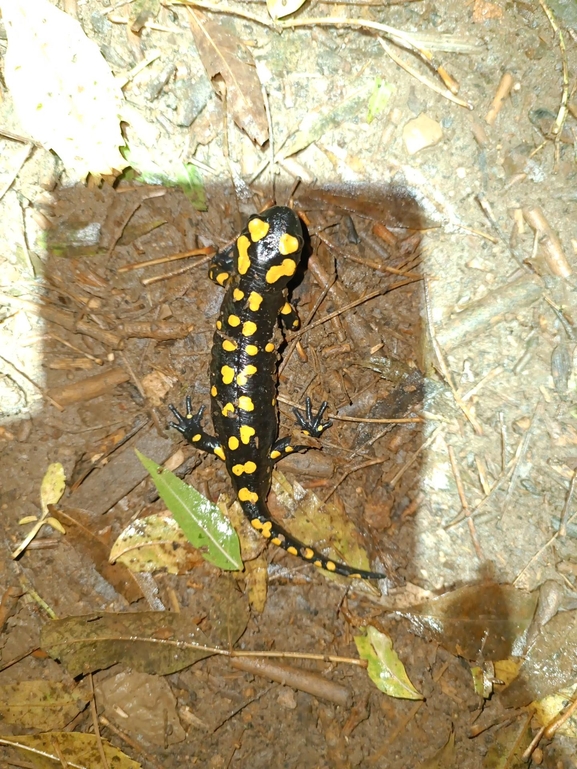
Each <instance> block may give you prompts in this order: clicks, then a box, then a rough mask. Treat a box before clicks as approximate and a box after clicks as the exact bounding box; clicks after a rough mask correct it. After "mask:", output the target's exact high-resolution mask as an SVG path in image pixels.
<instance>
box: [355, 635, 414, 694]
mask: <svg viewBox="0 0 577 769" xmlns="http://www.w3.org/2000/svg"><path fill="white" fill-rule="evenodd" d="M355 644H356V646H357V651H358V652H359V657H360V658H361V659H362V660H367V662H368V668H367V672H368V674H369V677H370V679H371V681H372V682H373V683H374V684H375V686H376V687H377V688H378V689H380V690H381V691H382V692H384V693H385V694H388V695H389V696H390V697H398V698H402V699H406V700H422V699H423V695H422V694H420V693H419V692H418V691H417V690H416V689H415V687H414V686H413V684H412V683H411V682H410V680H409V677H408V675H407V672H406V670H405V668H404V666H403V663H402V662H401V660H400V659H399V657H398V655H397V652H396V651H395V650H394V649H393V642H392V640H391V639H390V638H389V636H387V635H385V633H380V632H379V631H378V630H377V629H376V628H374V627H372V625H369V627H368V628H367V635H366V636H364V635H363V636H355Z"/></svg>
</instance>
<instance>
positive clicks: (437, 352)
mask: <svg viewBox="0 0 577 769" xmlns="http://www.w3.org/2000/svg"><path fill="white" fill-rule="evenodd" d="M423 290H424V297H425V309H426V316H427V325H428V327H429V336H430V337H431V343H432V345H433V350H434V351H435V356H436V358H437V361H438V364H439V370H440V372H441V374H442V375H443V377H444V378H445V381H446V382H447V384H448V385H449V387H450V388H451V392H452V393H453V398H454V399H455V403H456V404H457V406H458V407H459V408H460V409H461V411H462V412H463V414H464V415H465V416H466V417H467V419H468V420H469V422H470V423H471V425H472V426H473V429H474V430H475V432H476V433H477V435H483V428H482V427H481V425H480V424H479V423H478V422H477V419H476V417H475V416H474V415H473V413H472V411H471V409H470V408H469V407H468V406H467V404H466V403H465V402H464V400H463V399H462V398H461V396H460V395H459V393H458V391H457V388H456V387H455V385H454V383H453V377H452V376H451V372H450V371H449V367H448V366H447V364H446V363H445V358H444V356H443V353H442V350H441V346H440V345H439V343H438V341H437V336H436V334H435V326H434V324H433V313H432V308H431V300H430V295H429V285H428V282H427V280H423Z"/></svg>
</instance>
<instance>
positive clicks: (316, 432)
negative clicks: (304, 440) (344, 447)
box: [270, 398, 332, 462]
mask: <svg viewBox="0 0 577 769" xmlns="http://www.w3.org/2000/svg"><path fill="white" fill-rule="evenodd" d="M327 407H328V404H327V402H326V401H324V402H323V403H321V407H320V409H319V410H318V411H317V413H316V414H313V407H312V404H311V399H310V398H307V399H306V404H305V414H304V415H303V414H302V413H301V412H300V411H299V409H293V411H294V413H295V416H296V418H297V421H298V424H299V425H300V427H301V429H302V431H303V433H304V435H310V436H311V437H312V438H318V437H319V436H320V435H321V434H322V433H323V432H324V431H325V430H327V429H328V428H329V427H330V426H331V425H332V422H331V421H330V420H328V421H327V422H323V414H324V413H325V411H326V409H327ZM314 448H316V446H307V445H306V444H296V443H293V442H292V441H291V439H290V438H280V439H279V440H278V441H276V443H275V444H274V445H273V447H272V449H271V452H270V458H271V459H272V460H273V461H274V462H278V461H279V459H282V458H283V457H287V456H288V455H289V454H292V453H293V452H295V451H308V449H314Z"/></svg>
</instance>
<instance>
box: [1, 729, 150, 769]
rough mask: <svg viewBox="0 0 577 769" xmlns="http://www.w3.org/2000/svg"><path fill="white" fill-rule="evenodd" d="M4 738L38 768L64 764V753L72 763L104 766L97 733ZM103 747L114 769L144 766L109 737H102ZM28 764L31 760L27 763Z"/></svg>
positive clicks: (91, 767) (54, 768)
mask: <svg viewBox="0 0 577 769" xmlns="http://www.w3.org/2000/svg"><path fill="white" fill-rule="evenodd" d="M2 740H3V742H4V743H10V745H12V746H13V747H14V748H16V749H17V750H18V752H19V753H20V755H21V756H22V758H23V759H24V760H25V761H27V762H32V765H33V766H35V767H37V769H59V767H62V766H63V763H62V757H63V756H66V762H67V764H68V766H77V767H78V766H80V767H83V769H102V758H101V755H100V746H99V740H98V738H97V737H96V735H95V734H84V733H83V732H46V733H45V734H20V735H17V736H15V737H3V738H2ZM102 747H103V749H104V754H105V755H106V759H107V761H108V766H113V767H114V769H140V767H141V764H139V763H138V761H133V760H132V759H131V758H128V756H127V755H126V753H123V752H122V751H121V750H119V749H118V748H115V747H113V746H112V745H111V744H110V743H109V742H106V740H102ZM28 765H29V764H28V763H27V764H26V766H28Z"/></svg>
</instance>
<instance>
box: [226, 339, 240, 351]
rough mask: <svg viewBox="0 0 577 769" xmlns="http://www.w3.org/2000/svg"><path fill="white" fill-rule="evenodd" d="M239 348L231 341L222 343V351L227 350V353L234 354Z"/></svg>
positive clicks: (227, 340)
mask: <svg viewBox="0 0 577 769" xmlns="http://www.w3.org/2000/svg"><path fill="white" fill-rule="evenodd" d="M237 347H238V345H237V343H236V342H231V341H230V339H225V340H224V342H223V343H222V349H223V350H226V352H234V351H235V350H236V348H237Z"/></svg>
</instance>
